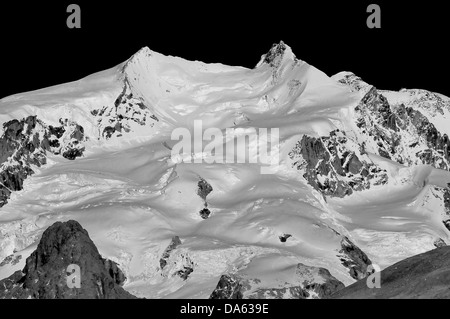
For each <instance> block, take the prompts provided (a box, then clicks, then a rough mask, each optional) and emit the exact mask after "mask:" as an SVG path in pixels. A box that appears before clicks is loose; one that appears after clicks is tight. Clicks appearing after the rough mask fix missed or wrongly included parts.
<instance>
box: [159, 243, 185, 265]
mask: <svg viewBox="0 0 450 319" xmlns="http://www.w3.org/2000/svg"><path fill="white" fill-rule="evenodd" d="M179 245H181V240H180V237H178V236H174V237H172V240H171V241H170V244H169V246H167V248H166V249H165V250H164V253H163V254H162V256H161V258H160V259H159V267H160V268H161V270H163V269H164V267H166V265H167V259H169V257H170V253H171V252H172V251H173V250H174V249H176V248H177V247H178V246H179Z"/></svg>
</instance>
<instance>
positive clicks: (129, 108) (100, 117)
mask: <svg viewBox="0 0 450 319" xmlns="http://www.w3.org/2000/svg"><path fill="white" fill-rule="evenodd" d="M91 114H92V115H93V116H94V117H95V118H96V119H97V126H98V129H99V132H101V137H102V138H105V139H110V138H112V137H113V136H117V137H120V136H122V135H123V134H124V133H129V132H131V129H132V127H131V125H132V124H133V123H136V124H138V125H140V126H145V125H149V126H151V127H152V126H154V124H155V122H158V121H159V119H158V118H157V117H156V116H155V115H154V114H152V113H151V111H150V109H149V108H148V107H147V106H146V105H145V104H144V102H143V100H141V99H140V98H137V97H135V96H134V95H133V93H132V92H131V89H130V86H129V84H128V81H127V80H125V83H124V87H123V90H122V92H121V93H120V94H119V96H118V97H117V99H116V100H115V101H114V105H107V106H103V107H102V108H100V109H96V110H92V111H91ZM99 138H100V137H99Z"/></svg>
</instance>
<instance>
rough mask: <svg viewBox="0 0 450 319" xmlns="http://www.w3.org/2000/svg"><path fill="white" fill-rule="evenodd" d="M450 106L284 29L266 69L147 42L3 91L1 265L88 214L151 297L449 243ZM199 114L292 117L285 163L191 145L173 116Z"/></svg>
mask: <svg viewBox="0 0 450 319" xmlns="http://www.w3.org/2000/svg"><path fill="white" fill-rule="evenodd" d="M449 120H450V99H449V98H447V97H445V96H442V95H440V94H437V93H432V92H428V91H424V90H407V89H404V90H402V91H400V92H391V91H384V90H378V89H376V88H375V87H373V86H371V85H370V84H368V83H365V82H364V81H363V80H362V79H360V78H358V77H357V76H356V75H354V74H352V73H349V72H342V73H339V74H337V75H335V76H332V77H329V76H327V75H326V74H324V73H323V72H321V71H320V70H318V69H316V68H314V67H313V66H311V65H309V64H308V63H306V62H304V61H301V60H300V59H298V58H297V57H296V56H295V55H294V53H293V52H292V50H291V48H290V47H289V46H287V45H286V44H284V43H283V42H281V43H279V44H276V45H274V46H273V47H272V48H271V50H270V51H269V52H268V53H267V54H265V55H263V56H262V57H261V60H260V62H259V63H258V64H257V65H256V66H255V68H253V69H247V68H242V67H233V66H226V65H222V64H205V63H202V62H198V61H195V62H192V61H187V60H184V59H181V58H177V57H171V56H164V55H162V54H159V53H156V52H153V51H151V50H150V49H148V48H143V49H141V50H140V51H139V52H137V53H136V54H135V55H133V56H132V57H131V58H130V59H129V60H127V61H126V62H124V63H122V64H120V65H118V66H116V67H114V68H112V69H109V70H106V71H103V72H100V73H97V74H94V75H91V76H88V77H86V78H84V79H82V80H79V81H76V82H72V83H67V84H62V85H59V86H55V87H51V88H46V89H42V90H38V91H33V92H28V93H23V94H17V95H13V96H10V97H6V98H4V99H2V100H0V122H1V123H2V125H3V132H2V135H1V138H0V148H1V151H0V165H1V166H0V205H1V206H2V207H1V208H0V262H1V261H2V260H3V262H1V263H0V279H2V278H6V277H9V276H10V275H11V274H13V273H14V272H15V271H17V270H21V269H23V268H24V265H25V260H26V258H27V257H28V256H29V255H30V254H31V253H32V252H33V251H34V250H35V249H36V247H37V245H38V243H39V239H40V237H41V235H42V233H43V232H44V230H45V229H47V228H48V227H49V226H50V225H52V224H54V223H55V222H57V221H68V220H76V221H78V222H79V223H80V224H81V225H82V226H83V227H84V228H85V229H86V230H87V231H88V232H89V234H90V236H91V238H92V240H93V242H94V243H95V244H96V246H97V247H98V250H99V252H100V254H101V255H102V256H103V257H105V258H107V259H109V260H112V261H114V262H116V263H117V264H119V266H120V268H121V269H122V271H123V272H124V273H125V276H126V277H127V281H126V282H125V284H124V286H123V287H124V289H125V290H127V291H128V292H130V293H132V294H133V295H135V296H138V297H147V298H209V297H222V298H225V297H230V296H236V295H237V294H240V296H242V297H244V298H254V297H262V296H263V297H267V298H274V297H281V298H289V297H296V298H300V297H302V298H317V297H324V296H327V295H329V294H331V293H333V292H334V291H335V290H337V289H340V288H341V287H342V284H344V285H346V286H347V285H349V284H351V283H353V282H355V280H357V279H362V278H364V277H365V276H366V275H367V267H368V266H369V265H370V264H371V263H374V264H377V265H379V266H380V267H381V268H385V267H387V266H390V265H392V264H393V263H395V262H398V261H400V260H402V259H405V258H407V257H410V256H413V255H416V254H419V253H423V252H426V251H429V250H432V249H433V248H435V247H436V246H441V245H446V244H447V243H449V242H450V237H449V230H450V190H449V186H450V184H449V183H450V172H449V170H450V150H449V145H450V141H449V138H448V135H449V134H450V126H448V124H447V123H449ZM195 121H202V125H203V129H204V130H207V129H215V130H219V132H226V131H227V129H230V128H234V129H235V132H237V134H238V135H240V136H244V137H245V135H249V134H250V135H251V134H252V132H255V131H256V130H255V129H264V128H267V129H279V143H278V144H271V147H272V149H271V152H270V156H272V157H275V154H276V155H277V157H278V158H279V162H278V163H277V165H276V168H275V169H273V171H272V172H271V174H261V170H260V168H261V166H263V165H264V164H265V163H228V162H226V163H211V162H210V161H207V160H206V159H207V158H208V154H205V152H204V151H203V150H200V151H198V150H197V149H193V151H192V153H190V154H184V155H187V156H188V157H191V158H195V159H200V161H199V163H195V162H192V163H188V162H183V161H174V160H173V158H172V150H173V149H174V147H175V145H176V143H177V141H176V140H174V139H173V138H172V132H173V131H174V130H176V129H177V128H187V129H188V130H189V131H190V132H192V136H195V127H194V123H195ZM237 141H238V145H237V148H238V149H239V148H241V149H244V150H245V149H249V150H251V149H254V148H257V143H258V142H257V140H256V139H253V138H251V136H250V138H248V139H245V138H243V139H238V140H237ZM239 141H240V142H239ZM215 142H217V141H215ZM229 143H230V141H229V140H228V141H227V140H224V141H223V145H228V144H229ZM219 144H220V145H222V141H219ZM238 155H239V154H238ZM224 287H225V288H226V289H224Z"/></svg>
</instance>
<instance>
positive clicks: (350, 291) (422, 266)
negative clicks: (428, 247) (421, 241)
mask: <svg viewBox="0 0 450 319" xmlns="http://www.w3.org/2000/svg"><path fill="white" fill-rule="evenodd" d="M380 279H381V288H379V289H369V288H368V287H367V283H366V280H360V281H358V282H356V283H354V284H353V285H351V286H348V287H346V288H344V289H342V290H340V291H338V292H337V293H335V294H333V295H332V296H331V298H332V299H449V298H450V290H449V289H448V287H449V286H450V247H448V246H446V247H441V248H437V249H435V250H432V251H429V252H426V253H424V254H421V255H417V256H414V257H411V258H408V259H405V260H402V261H400V262H398V263H396V264H395V265H392V266H390V267H388V268H386V269H384V270H383V271H382V272H381V273H380Z"/></svg>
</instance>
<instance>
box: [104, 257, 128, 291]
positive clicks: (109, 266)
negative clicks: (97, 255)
mask: <svg viewBox="0 0 450 319" xmlns="http://www.w3.org/2000/svg"><path fill="white" fill-rule="evenodd" d="M104 264H105V268H106V271H107V272H108V273H109V275H110V276H111V278H112V279H114V282H115V283H116V284H118V285H119V286H123V284H124V283H125V281H126V280H127V277H125V274H124V273H123V272H122V270H121V269H120V268H119V265H118V264H117V263H116V262H114V261H112V260H109V259H104Z"/></svg>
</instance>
